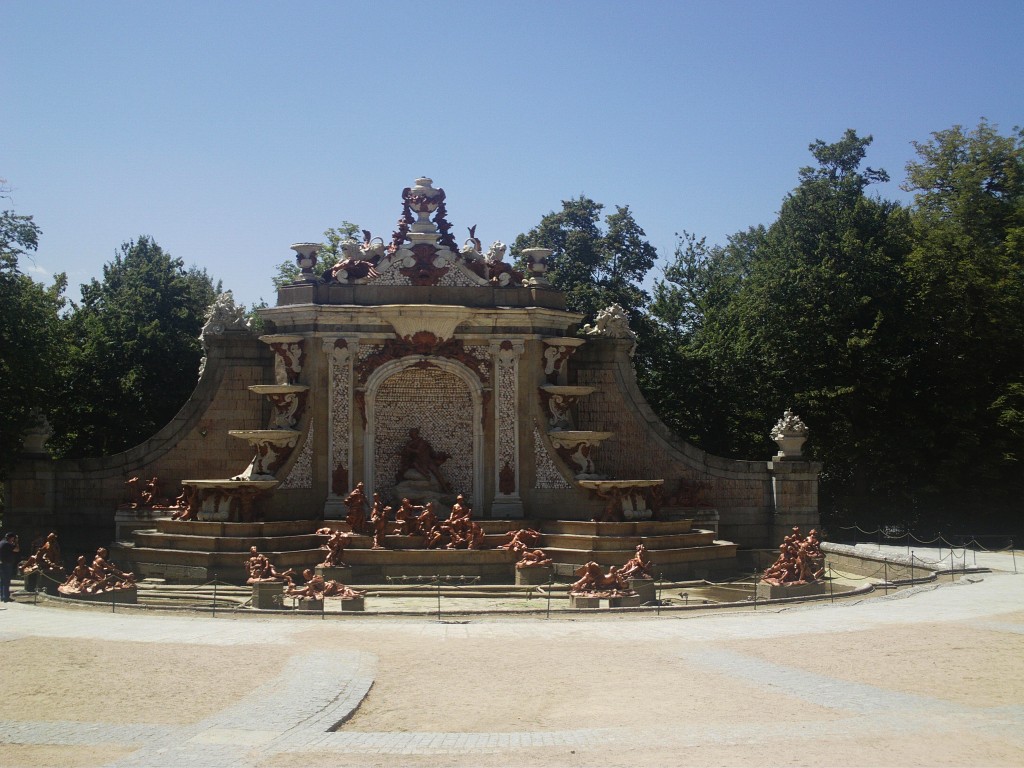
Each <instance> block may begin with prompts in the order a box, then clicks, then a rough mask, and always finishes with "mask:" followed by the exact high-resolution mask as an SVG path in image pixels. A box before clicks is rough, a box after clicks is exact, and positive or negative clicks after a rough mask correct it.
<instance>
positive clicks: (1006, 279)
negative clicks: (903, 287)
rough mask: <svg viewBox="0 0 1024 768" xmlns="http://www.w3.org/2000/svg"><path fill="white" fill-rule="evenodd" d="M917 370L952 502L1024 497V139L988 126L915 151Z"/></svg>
mask: <svg viewBox="0 0 1024 768" xmlns="http://www.w3.org/2000/svg"><path fill="white" fill-rule="evenodd" d="M915 149H916V150H917V155H918V159H917V160H916V161H913V162H910V163H909V164H908V165H907V174H908V175H907V181H906V183H905V185H904V188H905V189H907V190H911V191H914V192H916V195H915V198H914V211H913V221H914V229H915V246H914V249H913V252H912V254H911V256H910V259H909V263H908V275H909V279H910V281H911V283H912V286H913V291H914V295H913V301H914V307H915V312H914V318H915V325H914V329H913V332H914V334H915V337H916V344H915V349H914V354H913V356H912V360H911V370H912V372H913V378H912V381H913V387H914V390H915V392H916V393H917V395H918V397H917V402H916V406H917V410H918V413H919V418H920V419H921V420H922V421H926V422H929V423H931V424H934V425H935V426H934V429H933V430H931V432H930V433H929V434H928V435H927V439H928V445H929V448H930V449H931V450H932V451H933V453H934V460H935V462H936V463H937V467H938V470H939V472H938V476H937V477H935V478H934V479H932V480H931V482H930V484H929V490H930V491H932V493H933V494H934V495H936V496H939V495H941V496H944V497H945V498H946V500H947V501H948V502H949V503H951V504H959V505H967V504H971V505H986V506H989V507H992V508H998V507H1004V508H1007V509H1014V510H1016V511H1017V513H1019V509H1020V506H1019V502H1020V499H1021V498H1022V497H1024V465H1022V461H1024V419H1022V416H1021V414H1022V412H1024V408H1022V404H1024V133H1022V132H1021V131H1020V129H1017V130H1015V131H1014V134H1013V135H1011V136H1001V135H999V133H998V132H997V130H996V128H995V126H993V125H991V124H989V123H988V122H987V121H984V120H983V121H982V122H981V123H980V124H979V125H978V127H977V128H976V129H974V130H973V131H964V129H963V128H962V127H961V126H954V127H953V128H951V129H949V130H944V131H939V132H937V133H934V134H932V139H931V140H930V141H927V142H923V143H916V144H915Z"/></svg>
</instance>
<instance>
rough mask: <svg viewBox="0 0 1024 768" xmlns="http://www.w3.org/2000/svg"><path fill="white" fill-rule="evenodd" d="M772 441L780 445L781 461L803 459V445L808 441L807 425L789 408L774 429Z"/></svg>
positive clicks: (777, 455)
mask: <svg viewBox="0 0 1024 768" xmlns="http://www.w3.org/2000/svg"><path fill="white" fill-rule="evenodd" d="M772 440H774V441H775V442H776V443H778V446H779V452H778V453H777V454H776V458H779V459H800V458H802V457H803V445H804V443H805V442H806V441H807V425H806V424H804V423H803V421H801V420H800V417H799V416H797V415H796V414H795V413H793V411H791V410H790V409H789V408H787V409H786V410H785V412H784V413H783V414H782V418H781V419H779V421H778V423H777V424H776V425H775V426H774V427H773V428H772Z"/></svg>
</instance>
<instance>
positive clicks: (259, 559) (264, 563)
mask: <svg viewBox="0 0 1024 768" xmlns="http://www.w3.org/2000/svg"><path fill="white" fill-rule="evenodd" d="M245 570H246V573H248V574H249V578H248V579H246V580H245V583H246V584H255V583H256V582H259V581H283V582H284V583H285V584H288V585H291V584H292V577H293V576H294V575H295V571H293V570H292V569H291V568H289V569H288V570H287V571H278V570H277V569H276V568H275V567H274V566H273V564H272V563H271V562H270V560H269V558H267V556H266V555H261V554H260V553H259V551H258V550H257V549H256V547H249V559H248V560H246V561H245Z"/></svg>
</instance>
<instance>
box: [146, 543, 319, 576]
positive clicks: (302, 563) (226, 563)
mask: <svg viewBox="0 0 1024 768" xmlns="http://www.w3.org/2000/svg"><path fill="white" fill-rule="evenodd" d="M130 551H131V556H132V558H133V560H134V561H135V563H137V564H139V568H140V569H142V564H143V563H150V564H153V563H166V564H169V565H188V566H199V567H204V568H218V567H237V568H239V569H244V566H245V561H246V560H248V559H249V552H248V550H247V551H245V552H223V551H221V552H198V551H192V550H181V549H154V548H151V547H135V548H134V549H132V550H130ZM260 554H263V555H266V556H267V558H269V559H270V562H271V563H273V564H274V567H275V568H277V569H278V570H282V569H286V568H299V567H302V568H311V567H312V566H314V565H316V564H317V563H319V562H321V561H322V560H323V559H324V551H323V550H322V549H298V550H292V551H287V552H274V551H266V552H261V553H260ZM142 575H143V576H146V577H150V576H156V575H158V574H155V573H153V574H151V573H148V572H146V571H145V570H143V571H142Z"/></svg>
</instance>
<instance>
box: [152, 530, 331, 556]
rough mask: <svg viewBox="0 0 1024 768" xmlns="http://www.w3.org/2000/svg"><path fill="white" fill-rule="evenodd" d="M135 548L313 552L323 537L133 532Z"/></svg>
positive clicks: (193, 550) (314, 535) (324, 538)
mask: <svg viewBox="0 0 1024 768" xmlns="http://www.w3.org/2000/svg"><path fill="white" fill-rule="evenodd" d="M134 538H135V542H134V544H135V547H136V548H146V549H174V550H184V551H192V552H245V553H246V555H248V552H249V547H256V548H257V549H258V550H259V551H260V552H290V551H293V550H297V549H315V548H317V547H319V546H320V545H321V544H322V543H323V542H324V541H326V537H324V536H318V535H316V534H314V533H306V534H303V535H299V536H198V535H189V534H180V533H161V532H159V531H136V532H135V533H134Z"/></svg>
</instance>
